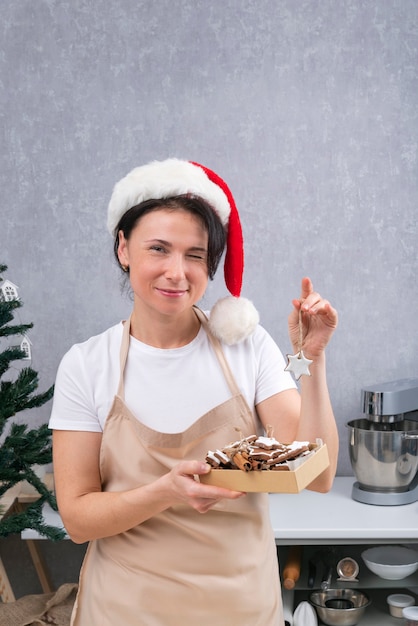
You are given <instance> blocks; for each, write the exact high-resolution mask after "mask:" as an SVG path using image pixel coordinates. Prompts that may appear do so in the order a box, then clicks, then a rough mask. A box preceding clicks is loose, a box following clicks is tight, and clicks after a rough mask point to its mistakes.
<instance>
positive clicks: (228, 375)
mask: <svg viewBox="0 0 418 626" xmlns="http://www.w3.org/2000/svg"><path fill="white" fill-rule="evenodd" d="M193 310H194V312H195V313H196V316H197V318H198V319H199V321H200V322H201V324H202V325H203V327H204V329H205V331H206V334H207V335H208V337H209V341H210V342H211V344H212V347H213V349H214V351H215V354H216V356H217V359H218V361H219V364H220V366H221V368H222V371H223V373H224V376H225V379H226V382H227V383H228V387H229V389H230V391H231V393H232V395H233V396H236V395H239V394H240V393H241V392H240V390H239V388H238V385H237V383H236V380H235V378H234V375H233V373H232V371H231V368H230V367H229V363H228V361H227V360H226V358H225V355H224V353H223V350H222V346H221V342H220V341H219V339H218V338H217V337H215V335H212V333H211V332H210V329H209V324H208V321H209V320H208V318H207V317H206V315H205V313H204V312H203V311H202V310H201V309H199V308H198V307H197V306H195V307H193Z"/></svg>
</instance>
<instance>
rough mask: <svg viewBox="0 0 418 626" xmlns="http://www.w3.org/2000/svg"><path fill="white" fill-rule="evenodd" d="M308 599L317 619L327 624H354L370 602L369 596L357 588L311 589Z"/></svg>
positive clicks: (341, 625) (344, 625)
mask: <svg viewBox="0 0 418 626" xmlns="http://www.w3.org/2000/svg"><path fill="white" fill-rule="evenodd" d="M309 600H310V602H311V604H312V605H313V606H314V607H315V610H316V612H317V614H318V617H319V619H320V620H322V622H323V623H324V624H328V625H329V626H354V625H355V624H357V623H358V622H359V621H360V619H361V618H362V616H363V615H364V613H365V611H366V609H367V607H368V606H369V605H370V603H371V602H370V599H369V597H368V596H367V595H366V594H365V593H364V592H362V591H359V590H357V589H327V590H326V591H313V592H312V593H311V595H310V598H309Z"/></svg>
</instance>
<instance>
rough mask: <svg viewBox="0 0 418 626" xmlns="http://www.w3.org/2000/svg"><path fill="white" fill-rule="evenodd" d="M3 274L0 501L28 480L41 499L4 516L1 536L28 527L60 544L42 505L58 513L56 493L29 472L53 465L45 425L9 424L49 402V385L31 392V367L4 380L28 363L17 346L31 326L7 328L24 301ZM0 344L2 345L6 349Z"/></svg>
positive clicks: (60, 534)
mask: <svg viewBox="0 0 418 626" xmlns="http://www.w3.org/2000/svg"><path fill="white" fill-rule="evenodd" d="M6 270H7V266H6V265H0V289H1V291H0V497H1V496H2V495H3V494H4V493H5V492H6V491H7V490H8V489H10V488H11V487H13V486H14V485H16V484H17V483H19V482H20V481H24V480H26V481H27V482H28V483H29V484H30V485H32V486H33V487H34V488H35V489H36V491H37V492H38V493H39V499H38V500H36V502H34V503H32V504H30V505H29V506H28V507H27V508H25V509H24V510H22V511H19V512H15V513H12V514H11V515H8V516H6V517H3V518H2V519H1V520H0V537H5V536H7V535H9V534H11V533H20V532H21V531H22V530H25V529H26V528H32V529H34V530H37V531H38V532H39V533H40V534H41V535H44V536H45V537H48V539H52V540H58V539H63V538H64V536H65V532H64V531H63V530H62V529H60V528H55V527H53V526H48V525H47V524H45V523H44V520H43V517H42V506H43V504H44V503H45V502H48V503H49V504H50V506H51V507H52V508H53V509H54V510H57V504H56V500H55V497H54V494H53V493H52V492H51V491H50V490H49V489H48V488H47V487H46V485H45V484H44V483H43V481H42V480H41V479H40V478H39V477H38V475H37V474H36V473H35V471H34V469H33V468H34V466H35V465H46V464H48V463H51V461H52V442H51V432H50V430H49V429H48V426H47V425H46V424H44V425H42V426H39V427H37V428H32V429H29V427H28V426H27V425H26V424H16V423H12V422H10V421H9V420H11V418H12V417H13V416H15V415H16V414H17V413H20V412H21V411H24V410H27V409H32V408H34V407H40V406H42V405H43V404H45V403H46V402H48V400H50V399H51V398H52V395H53V386H52V387H50V388H49V389H48V390H47V391H45V392H44V393H39V394H37V393H35V391H36V389H37V387H38V382H39V379H38V374H37V372H35V371H34V370H33V369H32V368H31V367H22V368H21V369H20V370H18V368H14V369H15V374H14V375H12V376H10V375H9V377H8V378H7V379H5V375H6V373H7V372H8V370H9V368H10V364H11V363H12V362H16V361H20V360H23V359H27V358H28V355H27V352H26V351H25V350H24V349H22V343H21V342H22V338H23V337H25V333H26V331H27V330H29V329H30V328H32V327H33V324H10V322H12V321H13V320H14V313H13V312H14V311H15V309H18V308H20V307H21V306H22V302H21V301H20V300H19V299H18V298H17V297H16V294H14V293H13V283H10V281H4V285H3V286H2V283H3V278H2V276H1V274H3V273H4V272H5V271H6ZM14 336H17V337H19V338H20V341H19V345H18V346H15V345H11V344H12V341H11V339H10V338H13V337H14ZM2 343H3V344H4V343H6V344H7V345H6V347H4V345H3V346H2V345H1V344H2ZM2 348H4V349H3V350H2ZM6 425H7V426H8V428H7V429H6ZM9 426H10V427H9Z"/></svg>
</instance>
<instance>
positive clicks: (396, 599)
mask: <svg viewBox="0 0 418 626" xmlns="http://www.w3.org/2000/svg"><path fill="white" fill-rule="evenodd" d="M386 600H387V603H388V605H389V613H390V614H391V615H392V617H402V610H403V609H404V608H406V607H407V606H412V605H413V604H415V599H414V598H413V597H412V596H410V595H409V594H407V593H392V594H391V595H390V596H388V597H387V598H386Z"/></svg>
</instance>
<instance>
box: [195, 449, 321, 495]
mask: <svg viewBox="0 0 418 626" xmlns="http://www.w3.org/2000/svg"><path fill="white" fill-rule="evenodd" d="M286 466H287V469H282V470H260V471H257V470H255V471H250V472H244V471H242V470H239V469H237V470H235V469H212V470H211V471H210V472H209V474H202V475H201V476H199V479H200V482H201V483H204V484H205V485H215V486H216V487H226V488H227V489H233V490H234V491H244V492H254V491H258V492H260V491H261V492H267V493H299V492H300V491H302V489H305V487H307V486H308V485H310V483H311V482H312V481H313V480H315V478H317V476H319V475H320V474H321V473H322V472H323V471H324V470H325V469H327V467H328V466H329V457H328V449H327V446H326V444H324V443H322V442H320V441H318V442H317V443H311V444H309V453H307V454H305V455H303V456H300V457H299V458H297V459H295V460H294V461H287V462H286Z"/></svg>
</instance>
